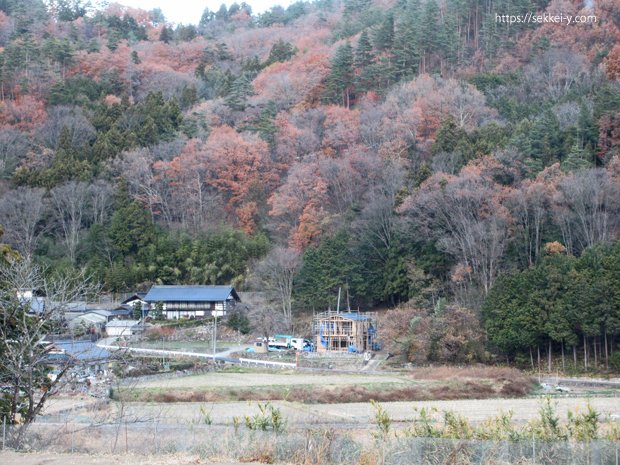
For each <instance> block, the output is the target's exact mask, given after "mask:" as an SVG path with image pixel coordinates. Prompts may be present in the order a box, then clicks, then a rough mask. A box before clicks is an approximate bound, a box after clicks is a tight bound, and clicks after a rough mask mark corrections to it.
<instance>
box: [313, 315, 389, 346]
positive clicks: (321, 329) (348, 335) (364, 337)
mask: <svg viewBox="0 0 620 465" xmlns="http://www.w3.org/2000/svg"><path fill="white" fill-rule="evenodd" d="M312 334H313V339H314V342H315V347H316V351H317V352H353V353H356V352H357V353H359V352H365V351H368V350H376V348H377V343H376V336H377V314H376V313H374V312H363V313H360V312H359V311H358V312H354V311H347V312H338V311H332V310H328V311H327V312H322V313H317V314H315V315H314V319H313V322H312Z"/></svg>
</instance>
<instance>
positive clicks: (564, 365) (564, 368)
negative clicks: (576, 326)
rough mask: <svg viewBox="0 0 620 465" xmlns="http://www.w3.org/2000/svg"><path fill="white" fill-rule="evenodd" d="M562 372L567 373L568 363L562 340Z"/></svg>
mask: <svg viewBox="0 0 620 465" xmlns="http://www.w3.org/2000/svg"><path fill="white" fill-rule="evenodd" d="M561 347H562V372H565V371H566V363H565V361H564V339H562V345H561Z"/></svg>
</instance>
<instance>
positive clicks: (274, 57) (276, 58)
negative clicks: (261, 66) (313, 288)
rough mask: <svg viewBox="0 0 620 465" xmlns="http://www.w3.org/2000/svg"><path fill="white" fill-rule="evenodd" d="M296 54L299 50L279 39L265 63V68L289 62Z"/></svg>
mask: <svg viewBox="0 0 620 465" xmlns="http://www.w3.org/2000/svg"><path fill="white" fill-rule="evenodd" d="M295 53H297V49H296V48H295V47H294V46H293V45H292V44H291V43H290V42H284V41H283V40H282V39H278V41H277V42H276V43H275V44H273V46H272V47H271V50H270V51H269V57H268V58H267V61H266V62H265V66H269V65H271V64H273V63H277V62H284V61H288V60H290V59H291V58H293V56H295Z"/></svg>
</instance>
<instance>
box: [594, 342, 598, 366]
mask: <svg viewBox="0 0 620 465" xmlns="http://www.w3.org/2000/svg"><path fill="white" fill-rule="evenodd" d="M597 367H598V356H597V350H596V336H594V369H595V370H596V368H597Z"/></svg>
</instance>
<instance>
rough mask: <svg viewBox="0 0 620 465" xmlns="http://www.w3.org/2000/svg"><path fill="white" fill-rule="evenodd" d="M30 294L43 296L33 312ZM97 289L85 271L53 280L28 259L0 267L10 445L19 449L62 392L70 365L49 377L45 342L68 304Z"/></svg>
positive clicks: (1, 374) (0, 401) (1, 353)
mask: <svg viewBox="0 0 620 465" xmlns="http://www.w3.org/2000/svg"><path fill="white" fill-rule="evenodd" d="M26 290H28V291H30V292H32V291H33V290H37V291H38V293H40V294H42V295H44V297H42V299H43V302H44V305H43V306H42V307H38V310H40V311H38V312H36V313H33V312H32V307H31V298H29V297H28V296H27V295H26ZM96 290H97V286H95V285H94V284H93V283H92V282H91V280H90V279H89V278H88V277H87V276H86V275H85V274H84V272H77V273H73V274H65V275H54V276H51V277H50V276H49V274H47V273H46V272H45V270H43V269H41V268H39V267H37V266H36V265H33V264H32V262H30V261H29V260H26V259H21V260H12V261H10V262H8V263H7V262H4V263H3V264H2V265H0V319H1V323H2V324H0V357H2V364H0V384H1V385H2V386H3V390H2V391H1V392H0V415H2V416H3V417H4V418H5V419H6V420H7V421H8V423H9V424H12V425H15V428H13V429H11V430H10V436H9V443H10V444H11V445H12V446H13V447H20V446H21V444H22V443H23V440H24V438H25V434H26V432H27V431H28V428H29V426H30V425H31V424H32V423H33V422H34V421H35V419H36V417H37V415H39V413H40V412H41V410H42V409H43V407H44V406H45V403H46V402H47V400H48V399H49V398H50V397H52V396H54V395H56V394H57V393H58V388H59V387H60V383H61V381H62V380H63V377H64V375H65V374H66V373H67V371H68V370H69V368H70V366H71V364H70V362H69V361H67V363H64V364H62V365H61V366H60V367H59V368H58V370H57V371H56V373H55V376H48V375H49V373H50V368H49V365H48V362H49V360H48V351H49V344H48V343H46V342H45V337H46V335H48V334H49V333H51V332H54V331H55V330H56V329H58V327H59V326H60V325H61V324H62V315H63V312H64V308H65V305H66V303H67V302H70V301H72V300H76V299H78V298H82V297H83V296H85V295H91V294H92V293H94V292H96Z"/></svg>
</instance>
